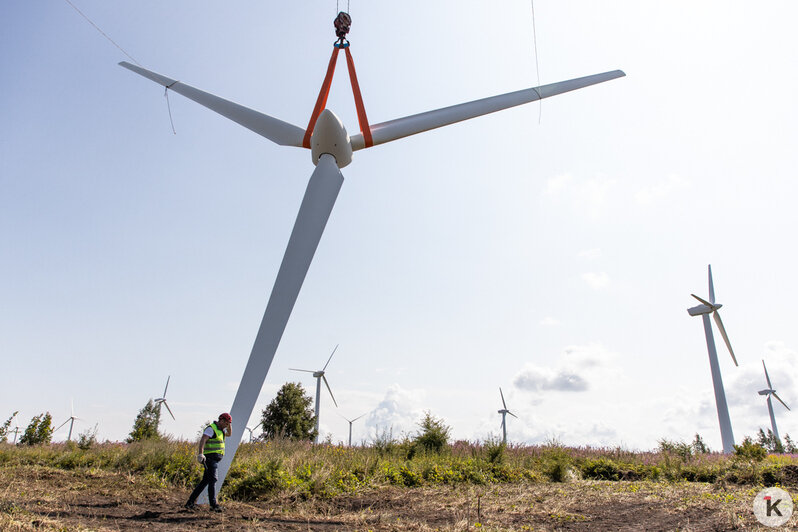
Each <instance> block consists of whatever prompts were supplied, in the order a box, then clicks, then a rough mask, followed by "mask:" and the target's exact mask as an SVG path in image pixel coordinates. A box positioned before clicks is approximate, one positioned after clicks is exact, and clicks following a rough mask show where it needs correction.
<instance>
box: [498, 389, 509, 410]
mask: <svg viewBox="0 0 798 532" xmlns="http://www.w3.org/2000/svg"><path fill="white" fill-rule="evenodd" d="M499 394H500V395H501V396H502V407H503V408H504V409H505V410H507V403H505V402H504V394H503V393H502V389H501V386H499Z"/></svg>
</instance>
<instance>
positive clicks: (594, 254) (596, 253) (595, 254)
mask: <svg viewBox="0 0 798 532" xmlns="http://www.w3.org/2000/svg"><path fill="white" fill-rule="evenodd" d="M577 256H578V257H579V258H580V259H587V260H596V259H597V258H599V257H601V250H600V249H599V248H592V249H584V250H582V251H580V252H579V253H578V254H577Z"/></svg>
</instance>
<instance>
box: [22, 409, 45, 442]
mask: <svg viewBox="0 0 798 532" xmlns="http://www.w3.org/2000/svg"><path fill="white" fill-rule="evenodd" d="M52 438H53V416H51V415H50V412H47V413H46V414H39V415H38V416H35V417H34V418H33V419H31V420H30V424H28V427H27V428H26V429H25V433H24V434H23V435H22V438H20V439H19V443H20V445H40V444H44V443H50V440H52Z"/></svg>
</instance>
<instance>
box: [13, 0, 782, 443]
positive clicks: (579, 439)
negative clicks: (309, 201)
mask: <svg viewBox="0 0 798 532" xmlns="http://www.w3.org/2000/svg"><path fill="white" fill-rule="evenodd" d="M73 4H74V5H75V6H77V7H78V8H79V9H80V10H81V11H82V12H83V13H84V14H85V15H86V16H88V17H89V18H90V19H91V20H92V21H93V22H94V23H95V24H96V25H97V26H98V27H99V28H101V29H102V31H103V32H104V33H105V34H106V35H108V36H109V37H110V38H111V39H113V41H114V42H115V43H116V44H117V45H118V47H117V46H115V45H114V44H112V43H111V42H109V40H107V39H106V38H105V37H104V36H103V35H101V34H100V33H99V32H98V31H97V30H96V29H95V28H94V27H92V26H91V24H89V23H88V22H87V21H86V20H85V19H84V18H83V17H81V16H80V15H79V14H78V13H77V12H76V11H75V10H74V9H73V8H72V7H71V6H70V5H69V3H67V2H66V1H61V0H46V1H42V2H23V1H16V0H12V1H7V2H2V3H0V50H2V52H0V86H1V87H2V95H1V96H0V249H1V250H2V260H0V279H2V282H0V357H1V358H0V360H2V361H3V364H4V366H5V369H6V371H5V372H4V375H5V378H4V379H3V381H4V382H3V386H0V407H2V408H0V418H2V419H5V418H7V417H8V416H10V415H11V414H12V413H13V412H14V411H17V410H18V411H19V414H18V418H17V419H16V420H15V421H14V423H13V424H12V427H13V426H15V425H19V426H20V427H21V428H23V429H24V427H25V426H26V425H27V423H28V422H29V420H30V419H31V418H32V417H33V416H34V415H37V414H39V413H42V412H45V411H49V412H51V413H52V415H53V417H54V422H55V423H56V425H58V424H61V423H62V422H63V421H64V420H66V419H67V418H68V417H69V415H70V402H74V415H75V416H77V417H79V418H81V420H80V421H76V422H75V433H76V434H77V433H80V432H83V431H86V430H89V429H90V428H92V427H94V426H96V427H97V433H98V437H99V438H100V439H101V440H105V439H110V440H122V439H124V438H125V437H126V436H127V434H128V433H129V432H130V430H131V428H132V425H133V420H134V418H135V416H136V414H137V413H138V411H139V410H140V409H141V408H142V407H143V406H144V404H145V403H146V402H147V400H148V399H150V398H157V397H160V396H161V394H162V392H163V388H164V385H165V383H166V380H167V377H169V376H170V378H171V381H170V385H169V390H168V393H167V399H168V402H169V405H170V406H171V408H172V411H173V412H174V414H175V417H176V420H172V419H171V418H170V417H168V416H166V417H165V418H164V419H163V420H162V424H161V429H162V431H163V432H165V433H167V434H171V435H173V436H175V437H179V438H185V439H189V440H193V439H194V438H196V437H197V435H198V433H199V431H200V430H201V429H202V428H203V424H204V423H206V422H207V421H208V420H210V419H211V418H215V417H216V416H217V415H218V413H220V412H223V411H228V410H230V407H231V405H232V402H233V398H234V396H235V393H236V390H237V387H238V383H239V380H240V378H241V375H242V373H243V370H244V366H245V364H246V361H247V359H248V357H249V353H250V349H251V348H252V343H253V341H254V338H255V334H256V332H257V328H258V326H259V324H260V320H261V317H262V315H263V310H264V309H265V306H266V302H267V300H268V296H269V293H270V291H271V287H272V284H273V282H274V279H275V277H276V274H277V270H278V267H279V264H280V260H281V258H282V254H283V251H284V249H285V245H286V243H287V241H288V237H289V235H290V231H291V227H292V225H293V222H294V219H295V216H296V212H297V210H298V208H299V204H300V201H301V198H302V195H303V193H304V189H305V187H306V185H307V181H308V178H309V176H310V174H311V172H312V171H313V168H314V167H313V164H312V162H311V160H310V156H309V153H308V152H307V151H305V150H302V149H297V148H288V147H281V146H277V145H274V144H272V143H271V142H269V141H268V140H266V139H264V138H262V137H260V136H258V135H256V134H254V133H252V132H250V131H249V130H247V129H244V128H242V127H241V126H239V125H237V124H235V123H233V122H230V121H228V120H226V119H225V118H223V117H221V116H219V115H217V114H215V113H213V112H212V111H210V110H208V109H205V108H204V107H202V106H200V105H198V104H196V103H194V102H192V101H189V100H187V99H185V98H183V97H181V96H180V95H177V94H174V93H172V94H170V95H169V108H167V101H166V99H165V98H164V90H163V88H162V87H159V86H158V85H156V84H155V83H153V82H151V81H149V80H146V79H144V78H142V77H140V76H137V75H136V74H134V73H132V72H130V71H128V70H126V69H123V68H120V67H119V66H117V63H118V62H119V61H125V60H128V61H129V60H130V59H129V58H128V57H127V55H126V54H129V56H131V57H132V58H134V59H135V60H136V61H138V62H139V63H141V65H143V66H144V67H145V68H148V69H150V70H153V71H155V72H158V73H161V74H163V75H166V76H169V77H172V78H174V79H178V80H181V81H183V82H185V83H187V84H189V85H192V86H194V87H197V88H200V89H202V90H205V91H207V92H211V93H213V94H216V95H218V96H221V97H223V98H226V99H230V100H232V101H235V102H237V103H240V104H242V105H245V106H248V107H251V108H253V109H256V110H258V111H261V112H263V113H266V114H269V115H272V116H275V117H277V118H279V119H281V120H284V121H287V122H290V123H293V124H296V125H298V126H300V127H303V128H304V127H305V126H306V124H307V121H308V119H309V117H310V113H311V111H312V109H313V105H314V103H315V99H316V96H317V94H318V90H319V87H320V85H321V81H322V78H323V76H324V72H325V69H326V66H327V61H328V59H329V55H330V52H331V50H332V43H333V41H334V39H335V37H334V32H333V27H332V19H333V18H334V16H335V14H336V12H337V6H336V5H335V3H334V2H333V1H331V0H324V1H321V0H306V1H304V2H293V3H291V2H288V3H282V4H269V3H266V2H257V1H254V0H253V1H233V2H225V3H223V4H222V3H218V2H208V1H196V0H195V1H188V0H174V1H171V2H168V3H164V2H156V1H153V0H141V1H137V2H131V1H121V0H120V1H116V2H107V1H100V0H74V1H73ZM339 5H340V6H341V7H344V6H343V3H342V2H339ZM488 7H489V9H488ZM349 11H350V14H351V16H352V19H353V24H352V30H351V32H350V34H349V40H350V42H351V51H352V54H353V56H354V60H355V64H356V67H357V73H358V79H359V82H360V87H361V90H362V93H363V99H364V103H365V107H366V111H367V113H368V117H369V120H370V122H371V123H379V122H384V121H387V120H391V119H394V118H399V117H403V116H406V115H410V114H415V113H419V112H423V111H427V110H431V109H436V108H440V107H445V106H448V105H453V104H456V103H461V102H466V101H470V100H474V99H478V98H483V97H487V96H492V95H496V94H502V93H506V92H511V91H515V90H519V89H523V88H527V87H531V86H536V85H538V84H539V83H540V84H546V83H553V82H557V81H561V80H566V79H572V78H576V77H581V76H586V75H590V74H594V73H599V72H605V71H610V70H615V69H622V70H624V71H625V72H626V74H627V76H626V77H624V78H621V79H618V80H614V81H610V82H607V83H603V84H600V85H597V86H593V87H589V88H585V89H581V90H579V91H576V92H572V93H568V94H564V95H559V96H556V97H553V98H550V99H546V100H544V101H543V102H542V103H532V104H528V105H525V106H522V107H517V108H513V109H510V110H505V111H502V112H499V113H495V114H492V115H489V116H485V117H481V118H477V119H474V120H470V121H467V122H463V123H459V124H455V125H452V126H448V127H445V128H441V129H438V130H435V131H431V132H426V133H423V134H419V135H415V136H413V137H409V138H405V139H401V140H399V141H396V142H392V143H390V144H385V145H381V146H377V147H374V148H371V149H368V150H362V151H358V152H356V153H355V155H354V160H353V162H352V164H351V165H349V166H348V167H346V168H344V169H343V174H344V177H345V182H344V185H343V187H342V189H341V193H340V194H339V196H338V200H337V203H336V205H335V208H334V210H333V212H332V215H331V217H330V220H329V223H328V224H327V228H326V230H325V233H324V236H323V238H322V240H321V243H320V245H319V248H318V250H317V252H316V255H315V258H314V261H313V263H312V265H311V268H310V271H309V273H308V276H307V278H306V280H305V283H304V286H303V288H302V291H301V293H300V295H299V299H298V300H297V304H296V306H295V308H294V311H293V314H292V316H291V319H290V321H289V323H288V327H287V328H286V331H285V334H284V335H283V338H282V342H281V344H280V346H279V349H278V351H277V354H276V357H275V359H274V362H273V364H272V366H271V369H270V371H269V374H268V376H267V378H266V382H265V384H264V386H263V390H262V392H261V394H260V398H259V400H258V403H257V405H256V408H255V411H254V412H253V415H252V418H251V419H250V420H249V421H248V422H247V425H248V426H250V427H254V426H255V425H256V424H257V423H258V420H259V418H260V415H261V411H262V410H263V409H264V408H265V407H266V405H267V404H268V403H269V402H270V401H271V400H272V399H273V398H274V396H275V394H276V392H277V390H278V389H279V387H280V386H281V385H282V384H283V383H285V382H289V381H291V382H300V383H301V384H302V385H303V386H304V387H305V388H306V390H308V392H309V393H310V394H311V395H312V394H313V393H314V387H315V383H314V382H313V378H312V377H311V376H310V374H308V373H298V372H294V371H290V370H289V368H304V369H320V367H321V366H323V364H324V362H325V361H326V360H327V357H328V356H329V354H330V353H331V352H332V350H333V348H334V347H335V346H336V345H339V348H338V350H337V352H336V354H335V357H334V358H333V359H332V361H331V362H330V365H329V367H328V369H327V377H328V379H329V382H330V385H331V387H332V390H333V392H334V393H335V397H336V400H337V401H338V408H335V406H334V405H333V403H332V401H331V399H330V398H329V396H328V395H327V394H326V392H325V393H324V394H323V395H322V406H321V432H322V438H327V437H329V438H330V440H331V441H333V442H338V441H342V440H345V439H346V438H347V435H348V424H347V422H346V421H344V420H343V419H342V418H341V417H339V414H340V416H345V417H348V418H350V419H351V418H353V417H356V416H359V415H361V414H366V415H365V417H363V418H362V419H360V420H358V421H356V422H355V424H354V431H353V439H354V440H355V441H357V442H369V441H371V440H372V439H373V438H374V437H375V436H376V435H377V434H381V433H383V432H385V431H390V432H392V433H393V435H394V436H397V437H398V436H401V435H403V434H412V433H413V432H414V431H415V430H417V428H418V427H417V422H418V421H419V420H420V419H421V417H422V415H423V412H424V411H429V412H430V413H432V414H433V415H434V416H436V417H439V418H441V419H443V420H444V421H445V423H446V424H448V425H449V426H451V429H452V437H453V438H454V439H466V440H471V441H474V440H484V439H485V438H488V437H491V436H497V435H499V434H500V422H501V416H500V415H499V414H498V413H497V410H498V409H500V408H501V406H502V405H501V399H500V397H499V387H501V388H502V390H503V391H504V395H505V398H506V400H507V406H508V408H509V409H510V410H511V411H512V412H513V413H515V414H516V415H517V416H518V418H517V419H516V418H508V438H509V439H510V441H512V442H514V443H527V444H538V443H544V442H549V441H552V440H557V441H560V442H562V443H565V444H567V445H592V446H622V447H625V448H629V449H640V450H643V449H652V448H655V447H656V446H657V442H658V441H659V440H660V439H663V438H666V439H670V440H691V439H692V438H693V436H694V435H695V434H696V433H699V434H701V435H702V437H703V438H704V440H705V441H706V442H707V444H709V446H710V447H711V448H713V449H720V448H721V443H720V433H719V429H718V420H717V414H716V411H715V403H714V396H713V393H712V381H711V376H710V371H709V362H708V358H707V348H706V343H705V339H704V331H703V327H702V325H701V320H700V319H698V318H694V317H690V316H689V315H688V314H687V312H686V309H687V308H688V307H692V306H694V305H695V304H697V302H696V301H695V300H693V298H692V297H690V294H691V293H695V294H697V295H699V296H701V297H706V296H707V295H708V289H707V265H708V264H712V269H713V274H714V281H715V292H716V296H717V300H718V302H720V303H722V304H723V305H724V307H723V309H722V310H721V315H722V316H723V321H724V324H725V325H726V330H727V331H728V334H729V337H730V339H731V343H732V346H733V347H734V350H735V354H736V356H737V359H738V361H739V363H740V365H739V367H735V366H734V364H733V362H732V360H731V357H730V356H729V354H728V352H727V351H726V350H725V348H724V347H723V344H722V342H721V339H720V337H719V335H718V334H717V331H716V332H715V336H716V342H717V343H718V355H719V360H720V367H721V372H722V374H723V379H724V384H725V388H726V393H727V397H728V401H729V409H730V414H731V420H732V426H733V429H734V436H735V439H736V441H738V442H739V441H740V440H741V439H742V437H743V436H746V435H754V434H755V433H756V431H757V430H758V429H759V428H760V427H762V428H765V429H766V428H768V427H769V418H768V414H767V408H766V405H765V402H764V399H763V398H762V397H760V396H759V395H757V393H756V392H757V390H760V389H762V388H764V387H765V384H766V383H765V379H764V374H763V371H762V362H761V361H762V360H763V359H764V360H765V361H766V363H767V365H768V370H769V372H770V375H771V378H772V380H773V384H774V387H775V388H776V390H777V391H778V393H779V395H780V396H781V397H782V399H784V400H785V401H786V402H787V404H788V405H791V406H795V405H798V390H797V389H796V384H798V332H796V327H795V326H794V318H795V311H794V309H793V305H792V301H795V300H796V299H798V286H796V283H795V282H794V276H795V274H794V271H795V267H796V266H795V265H796V263H798V251H797V250H796V246H795V238H794V235H793V233H794V231H795V228H796V222H797V221H798V213H796V198H797V197H798V185H797V184H796V179H795V177H796V175H795V169H796V168H798V150H796V149H795V146H796V145H798V128H796V125H795V124H798V102H796V99H795V93H796V89H797V88H798V70H796V69H795V53H794V51H795V50H796V49H798V35H796V34H795V32H794V28H793V24H792V21H794V20H795V19H796V17H798V5H796V4H795V2H790V1H780V2H779V1H772V2H767V3H765V4H756V5H754V4H752V3H750V2H702V3H700V4H696V3H695V2H686V1H677V2H669V3H667V4H662V3H653V2H638V1H632V0H629V1H620V0H619V1H613V2H602V3H596V2H590V1H587V0H557V1H552V0H537V1H536V2H534V17H533V6H532V3H531V2H527V1H521V0H500V1H499V2H492V3H490V4H487V3H485V2H477V1H463V0H460V1H453V0H441V1H438V2H421V1H415V0H409V1H406V2H398V3H396V2H395V3H388V2H364V1H361V0H351V1H350V2H349ZM533 18H534V24H533ZM120 48H121V49H120ZM122 50H124V52H123V51H122ZM341 59H343V58H341ZM327 106H328V108H330V109H332V110H333V111H334V112H335V113H336V114H337V115H338V116H340V117H341V119H342V121H343V122H344V124H345V125H346V127H347V129H348V131H349V132H350V134H354V133H355V132H357V127H358V126H357V119H356V114H355V108H354V101H353V97H352V93H351V88H350V86H349V81H348V75H347V73H346V69H345V68H344V67H343V60H341V61H340V62H339V68H338V70H337V72H336V77H335V80H334V82H333V86H332V90H331V94H330V98H329V100H328V104H327ZM170 110H171V115H172V119H173V122H174V128H175V131H176V134H174V133H173V131H172V126H171V125H170V119H169V112H170ZM776 415H777V421H778V423H779V430H780V432H781V434H782V435H783V434H785V433H790V434H791V435H795V436H798V419H796V417H795V414H794V413H793V412H788V411H786V410H785V409H783V408H782V407H781V406H780V405H776ZM2 419H0V421H2ZM234 422H240V420H234ZM256 432H257V431H256ZM66 437H67V431H66V428H62V429H60V430H59V431H57V432H56V433H55V434H54V441H63V440H64V439H66Z"/></svg>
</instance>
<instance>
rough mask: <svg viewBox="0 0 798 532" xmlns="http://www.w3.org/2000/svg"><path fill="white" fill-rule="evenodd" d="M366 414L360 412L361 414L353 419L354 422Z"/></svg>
mask: <svg viewBox="0 0 798 532" xmlns="http://www.w3.org/2000/svg"><path fill="white" fill-rule="evenodd" d="M366 414H368V412H366ZM366 414H360V415H359V416H357V417H356V418H355V419H353V420H352V422H353V423H354V422H355V421H357V420H358V419H360V418H362V417H363V416H365V415H366Z"/></svg>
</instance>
